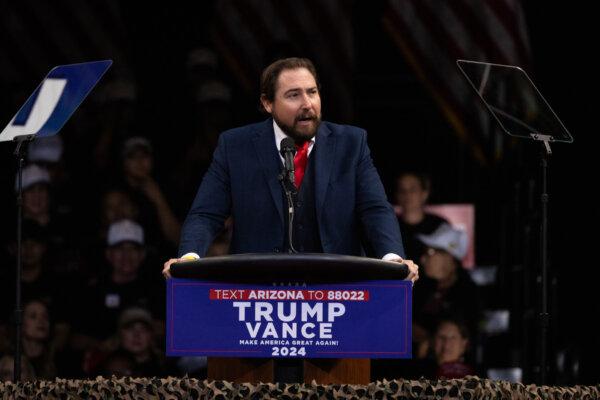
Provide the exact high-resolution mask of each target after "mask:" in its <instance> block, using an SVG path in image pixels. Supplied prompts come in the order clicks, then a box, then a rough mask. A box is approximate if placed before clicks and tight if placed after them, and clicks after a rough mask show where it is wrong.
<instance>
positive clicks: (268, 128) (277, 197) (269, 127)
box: [253, 119, 283, 223]
mask: <svg viewBox="0 0 600 400" xmlns="http://www.w3.org/2000/svg"><path fill="white" fill-rule="evenodd" d="M253 142H254V149H255V150H256V155H257V157H258V161H259V163H260V165H261V169H262V171H263V173H264V175H265V179H266V180H267V185H268V186H269V191H270V192H271V196H272V197H273V202H274V203H275V206H276V207H277V211H278V212H279V217H280V218H281V222H282V223H283V204H282V199H283V192H282V190H281V184H280V183H279V180H278V176H279V174H280V173H281V161H280V159H279V156H278V154H277V147H275V133H274V132H273V120H272V119H268V120H266V121H265V122H264V124H263V125H261V127H260V128H259V129H258V130H257V132H256V137H255V138H254V139H253Z"/></svg>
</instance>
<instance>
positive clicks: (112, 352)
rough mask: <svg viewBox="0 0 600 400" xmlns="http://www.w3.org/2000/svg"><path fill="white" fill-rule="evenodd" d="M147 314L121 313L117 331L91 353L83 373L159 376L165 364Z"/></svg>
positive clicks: (138, 310) (133, 310) (131, 310)
mask: <svg viewBox="0 0 600 400" xmlns="http://www.w3.org/2000/svg"><path fill="white" fill-rule="evenodd" d="M153 323H154V322H153V318H152V314H151V313H150V311H148V310H147V309H144V308H141V307H130V308H127V309H125V310H123V312H122V313H121V315H120V316H119V323H118V328H117V331H116V332H115V333H114V335H113V336H112V337H111V338H110V339H109V340H107V341H105V342H104V343H102V344H101V345H100V346H99V347H97V348H95V349H92V350H91V351H90V352H89V354H88V356H87V357H86V359H87V361H88V362H87V365H86V366H85V369H86V370H89V371H90V372H91V373H92V374H93V373H94V372H101V373H111V372H112V373H114V372H115V371H116V373H117V374H118V375H122V376H163V375H165V372H166V369H165V360H164V357H163V356H162V352H161V351H160V350H159V348H158V346H157V344H156V336H155V334H154V325H153Z"/></svg>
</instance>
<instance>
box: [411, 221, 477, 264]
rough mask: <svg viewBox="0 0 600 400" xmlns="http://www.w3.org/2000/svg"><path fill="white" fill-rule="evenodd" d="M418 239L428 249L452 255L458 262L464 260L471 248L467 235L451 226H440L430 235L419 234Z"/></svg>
mask: <svg viewBox="0 0 600 400" xmlns="http://www.w3.org/2000/svg"><path fill="white" fill-rule="evenodd" d="M417 239H419V240H420V241H421V242H423V243H424V244H425V245H426V246H428V247H431V248H433V249H438V250H444V251H446V252H447V253H450V254H451V255H452V256H453V257H454V258H456V259H458V260H462V259H463V258H464V256H465V255H466V254H467V247H468V246H469V238H468V236H467V233H466V232H465V231H464V230H462V229H457V228H454V227H452V226H451V225H450V224H442V225H440V226H439V227H438V228H437V229H436V230H435V231H434V232H432V233H431V234H429V235H423V234H419V235H417Z"/></svg>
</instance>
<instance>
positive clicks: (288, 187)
mask: <svg viewBox="0 0 600 400" xmlns="http://www.w3.org/2000/svg"><path fill="white" fill-rule="evenodd" d="M289 176H290V173H289V171H287V170H286V169H284V171H283V172H282V173H281V174H279V182H281V187H282V188H283V192H284V193H285V199H286V202H287V216H288V219H287V220H288V231H287V239H288V244H289V253H290V254H293V253H297V252H298V251H296V249H295V248H294V241H293V239H294V196H295V195H296V194H297V193H298V191H297V190H296V185H294V183H293V182H292V181H291V179H290V178H289Z"/></svg>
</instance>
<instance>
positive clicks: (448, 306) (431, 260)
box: [413, 224, 482, 348]
mask: <svg viewBox="0 0 600 400" xmlns="http://www.w3.org/2000/svg"><path fill="white" fill-rule="evenodd" d="M417 238H418V239H419V240H420V241H421V242H422V243H423V245H424V246H425V254H424V255H423V256H422V258H421V263H422V265H423V275H424V276H425V277H426V278H428V279H424V280H423V282H422V285H420V286H419V288H418V289H416V290H415V291H414V292H413V296H414V297H413V310H414V311H413V341H414V342H415V344H417V348H418V344H419V343H422V342H423V341H426V340H427V339H428V337H429V336H430V333H431V332H433V331H434V329H435V327H436V324H437V321H438V320H439V319H440V317H441V316H443V315H454V316H456V317H459V318H462V319H463V320H465V321H469V329H470V331H471V332H475V331H476V328H477V323H478V321H479V319H480V317H481V310H482V307H481V304H480V296H479V292H478V289H477V286H476V285H475V283H474V282H473V280H472V279H471V277H470V275H469V274H468V273H467V271H466V270H465V269H464V268H463V267H462V264H461V261H460V260H461V259H462V258H463V257H464V256H465V254H466V252H467V246H468V238H467V234H466V232H464V231H463V230H461V229H456V228H454V227H452V226H451V225H449V224H442V225H440V227H439V228H438V229H436V230H435V231H434V232H433V233H431V234H429V235H422V234H420V235H417Z"/></svg>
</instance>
